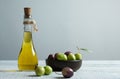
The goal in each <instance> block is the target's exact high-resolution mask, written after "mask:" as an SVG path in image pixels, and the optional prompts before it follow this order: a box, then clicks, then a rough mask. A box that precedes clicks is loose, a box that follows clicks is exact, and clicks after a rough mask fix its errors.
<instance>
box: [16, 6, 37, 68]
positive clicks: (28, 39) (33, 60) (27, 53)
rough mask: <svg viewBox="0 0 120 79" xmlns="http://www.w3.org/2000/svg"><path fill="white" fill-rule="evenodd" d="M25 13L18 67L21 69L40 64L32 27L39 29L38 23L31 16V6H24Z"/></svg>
mask: <svg viewBox="0 0 120 79" xmlns="http://www.w3.org/2000/svg"><path fill="white" fill-rule="evenodd" d="M24 13H25V15H24V21H23V24H24V36H23V42H22V47H21V50H20V53H19V56H18V68H19V70H34V69H35V67H36V66H37V65H38V58H37V54H36V51H35V48H34V45H33V40H32V27H33V28H34V29H35V30H37V29H36V28H35V26H36V23H35V21H34V20H33V19H32V17H31V8H24Z"/></svg>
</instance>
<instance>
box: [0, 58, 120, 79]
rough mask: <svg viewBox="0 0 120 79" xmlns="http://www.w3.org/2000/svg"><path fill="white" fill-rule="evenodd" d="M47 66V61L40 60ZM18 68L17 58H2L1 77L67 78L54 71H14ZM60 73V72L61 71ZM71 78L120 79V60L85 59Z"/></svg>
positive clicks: (15, 78) (28, 78) (41, 63)
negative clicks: (45, 72)
mask: <svg viewBox="0 0 120 79" xmlns="http://www.w3.org/2000/svg"><path fill="white" fill-rule="evenodd" d="M39 65H42V66H45V61H44V60H42V61H39ZM10 70H18V68H17V61H16V60H0V79H65V78H63V76H62V75H58V74H56V73H55V72H53V73H52V74H51V75H48V76H46V75H45V76H41V77H36V76H35V72H14V71H10ZM59 73H60V72H59ZM70 79H120V60H116V61H115V60H112V61H110V60H109V61H97V60H96V61H83V64H82V67H81V68H80V69H79V70H78V71H76V72H74V76H73V77H71V78H70Z"/></svg>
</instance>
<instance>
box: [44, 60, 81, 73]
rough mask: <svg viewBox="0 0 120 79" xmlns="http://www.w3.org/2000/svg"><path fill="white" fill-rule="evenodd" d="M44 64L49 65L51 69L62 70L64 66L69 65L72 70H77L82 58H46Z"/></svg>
mask: <svg viewBox="0 0 120 79" xmlns="http://www.w3.org/2000/svg"><path fill="white" fill-rule="evenodd" d="M46 65H49V66H51V67H52V69H53V71H62V69H63V68H64V67H70V68H72V69H73V71H77V70H78V69H79V68H80V67H81V65H82V60H69V61H61V60H53V59H46Z"/></svg>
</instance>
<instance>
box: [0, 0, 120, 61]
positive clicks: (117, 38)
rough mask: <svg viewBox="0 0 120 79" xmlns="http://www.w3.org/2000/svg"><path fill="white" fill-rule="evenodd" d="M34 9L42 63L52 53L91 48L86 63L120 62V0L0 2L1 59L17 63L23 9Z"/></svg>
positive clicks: (17, 0) (3, 0)
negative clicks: (96, 61) (119, 60)
mask: <svg viewBox="0 0 120 79" xmlns="http://www.w3.org/2000/svg"><path fill="white" fill-rule="evenodd" d="M24 7H31V8H32V10H33V12H32V15H33V18H34V19H36V21H37V24H38V28H39V31H38V32H34V33H33V41H34V45H35V48H36V51H37V54H38V57H39V59H45V58H46V57H47V56H48V54H49V53H53V54H54V53H56V52H65V51H67V50H71V51H73V52H76V51H77V49H76V46H79V47H81V48H88V49H90V50H92V51H93V52H92V53H85V52H84V51H81V53H82V54H83V59H85V60H94V59H96V60H105V59H106V60H111V59H113V60H117V59H120V54H119V53H120V0H0V59H2V60H7V59H17V57H18V54H19V51H20V48H21V44H22V38H23V24H22V22H23V8H24Z"/></svg>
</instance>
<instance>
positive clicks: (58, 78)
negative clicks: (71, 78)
mask: <svg viewBox="0 0 120 79" xmlns="http://www.w3.org/2000/svg"><path fill="white" fill-rule="evenodd" d="M28 77H39V76H36V75H28ZM54 79H66V78H64V77H54Z"/></svg>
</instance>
